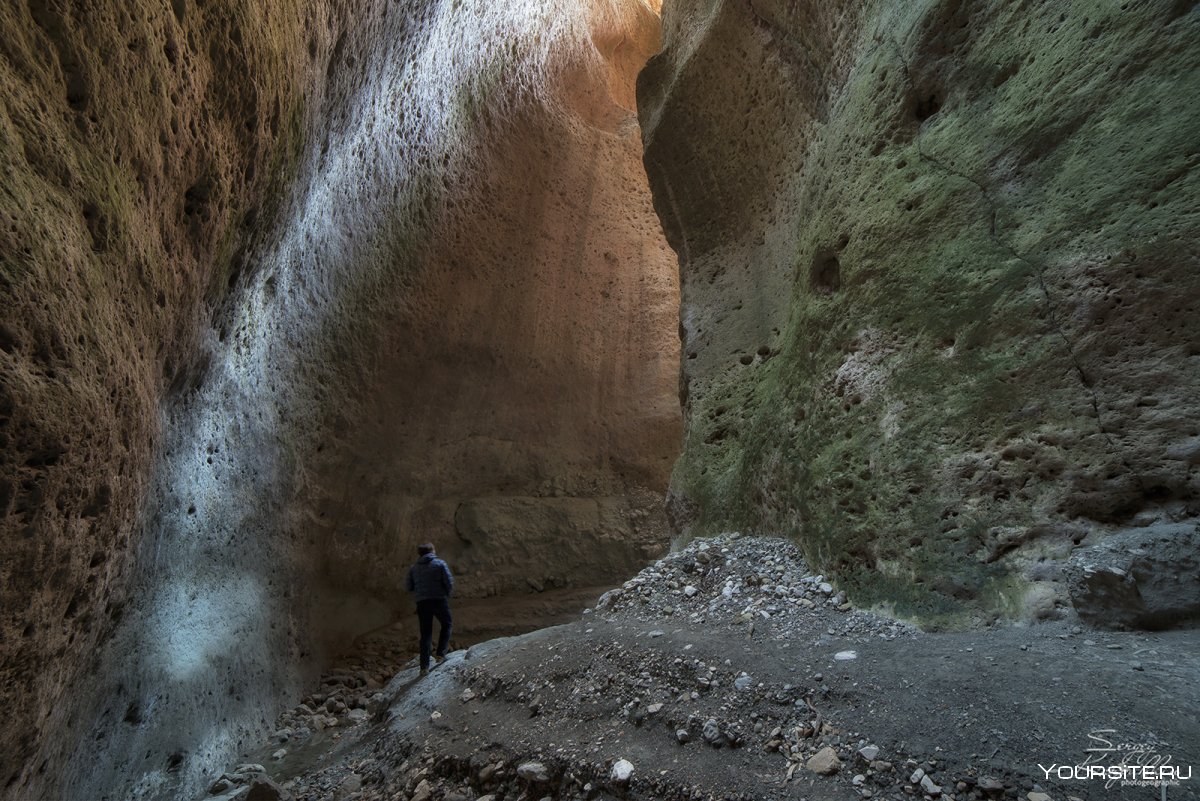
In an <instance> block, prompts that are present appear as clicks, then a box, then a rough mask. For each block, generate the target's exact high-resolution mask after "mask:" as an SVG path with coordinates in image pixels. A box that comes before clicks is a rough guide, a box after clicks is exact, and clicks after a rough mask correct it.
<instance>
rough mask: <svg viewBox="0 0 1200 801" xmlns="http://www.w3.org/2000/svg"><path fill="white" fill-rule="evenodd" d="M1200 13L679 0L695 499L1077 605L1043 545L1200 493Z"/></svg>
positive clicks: (684, 505)
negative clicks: (1054, 576) (1049, 574)
mask: <svg viewBox="0 0 1200 801" xmlns="http://www.w3.org/2000/svg"><path fill="white" fill-rule="evenodd" d="M1198 42H1200V13H1198V12H1197V10H1196V7H1195V5H1194V4H1192V3H1179V2H1169V1H1168V0H1162V1H1161V2H1148V3H1144V4H1140V5H1137V6H1136V7H1135V6H1132V5H1130V6H1124V7H1121V8H1118V7H1117V6H1104V7H1101V6H1097V5H1096V4H1095V3H1090V2H1074V3H1058V4H1054V5H1052V6H1051V5H1045V4H1030V3H1008V2H980V3H964V2H957V1H956V0H922V2H912V3H878V4H864V3H856V2H827V3H808V2H804V3H784V2H771V1H770V0H751V2H745V3H697V2H687V1H686V0H685V1H683V2H679V3H674V4H670V5H668V7H667V8H666V11H665V17H664V50H663V53H662V54H660V55H659V56H656V57H655V58H654V59H652V60H651V62H650V63H649V65H648V66H647V69H646V70H645V71H644V72H643V74H642V76H641V78H640V79H639V113H640V115H641V119H642V123H643V132H644V138H645V143H646V166H647V171H648V173H649V175H650V178H651V185H652V186H653V188H654V192H655V202H656V205H657V208H658V209H659V212H660V214H661V216H662V218H663V221H664V225H665V228H666V231H667V234H668V238H669V239H670V241H671V243H672V245H673V247H674V248H675V250H676V251H677V252H678V253H679V256H680V262H681V265H682V268H681V269H682V276H683V311H682V317H683V319H682V323H683V329H684V336H685V341H684V359H683V365H684V376H683V399H684V401H685V403H686V404H687V406H686V419H687V438H686V444H685V451H684V454H683V457H682V458H681V460H680V462H679V464H678V466H677V467H676V469H675V472H674V477H673V483H672V498H671V509H672V512H673V514H674V515H675V517H676V521H677V522H678V524H679V525H680V526H681V527H682V528H684V529H685V530H687V531H690V532H693V533H704V532H709V531H713V530H721V529H723V528H749V529H753V530H758V531H763V532H772V533H773V532H788V533H791V534H793V535H795V536H797V537H799V540H800V541H801V542H802V543H803V546H804V549H805V552H806V554H807V555H808V556H809V558H810V559H811V560H813V562H814V563H815V564H817V565H818V566H819V567H821V568H822V569H823V570H826V571H829V572H832V573H835V574H836V575H837V576H838V577H839V578H840V579H841V580H842V582H843V586H845V587H846V588H847V589H848V590H849V591H850V593H851V596H852V597H853V599H854V600H855V601H857V602H858V603H862V604H871V603H884V604H889V605H893V606H894V608H895V609H896V610H898V611H900V612H901V613H903V614H908V615H914V616H916V617H919V618H921V619H924V620H925V621H928V622H931V623H941V624H950V625H954V624H961V623H963V622H966V621H969V620H972V619H981V618H982V619H987V618H989V617H991V616H993V615H996V614H999V615H1004V616H1025V617H1031V618H1042V617H1054V616H1056V615H1058V614H1061V613H1062V611H1063V609H1064V608H1065V606H1066V604H1067V603H1068V600H1067V588H1066V584H1065V583H1064V582H1062V581H1061V580H1055V581H1050V580H1043V578H1042V577H1043V576H1044V570H1043V568H1040V567H1039V566H1038V565H1039V563H1040V562H1041V560H1050V561H1052V562H1053V561H1056V560H1058V561H1061V560H1062V559H1063V558H1065V557H1066V555H1067V554H1068V553H1069V552H1070V550H1071V549H1072V548H1073V547H1074V546H1075V545H1077V544H1079V543H1081V542H1082V541H1083V540H1085V538H1086V539H1088V541H1089V542H1092V541H1099V540H1102V539H1103V538H1104V536H1105V534H1106V533H1107V532H1109V531H1111V530H1114V529H1116V528H1120V527H1126V526H1140V525H1145V524H1147V523H1151V522H1154V521H1158V520H1162V521H1166V522H1171V521H1184V520H1188V519H1192V518H1195V517H1196V516H1197V514H1200V506H1198V505H1197V504H1198V497H1197V491H1198V490H1200V471H1198V466H1197V460H1196V459H1195V454H1196V447H1195V443H1196V437H1197V432H1198V431H1200V428H1198V426H1200V402H1198V401H1197V398H1198V397H1200V393H1198V389H1200V362H1198V361H1197V359H1198V358H1200V329H1197V327H1196V326H1195V325H1194V321H1195V320H1196V319H1197V313H1198V312H1200V307H1198V306H1197V303H1198V300H1197V298H1200V285H1198V283H1197V282H1198V281H1200V278H1198V276H1200V270H1197V265H1198V262H1200V253H1198V251H1197V248H1196V241H1197V236H1196V234H1197V225H1198V218H1197V214H1196V208H1197V202H1196V201H1197V192H1198V191H1200V189H1198V185H1197V183H1196V172H1195V169H1194V168H1195V165H1196V161H1197V151H1196V143H1195V136H1194V131H1195V130H1196V128H1197V123H1198V122H1200V120H1198V118H1197V114H1198V112H1197V110H1196V109H1195V108H1193V104H1187V103H1181V102H1179V100H1178V99H1179V98H1182V97H1191V96H1194V95H1195V94H1196V92H1197V90H1198V88H1200V87H1198V85H1197V76H1198V75H1200V71H1198V70H1197V66H1198V64H1200V46H1198V44H1197V43H1198Z"/></svg>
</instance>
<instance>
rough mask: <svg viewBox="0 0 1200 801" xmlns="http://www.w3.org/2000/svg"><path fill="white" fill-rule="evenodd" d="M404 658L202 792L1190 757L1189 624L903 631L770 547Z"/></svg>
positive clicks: (939, 773) (490, 791)
mask: <svg viewBox="0 0 1200 801" xmlns="http://www.w3.org/2000/svg"><path fill="white" fill-rule="evenodd" d="M403 650H404V643H402V642H400V641H399V640H398V639H397V638H396V637H394V636H388V635H387V633H386V632H383V633H376V634H375V635H373V636H372V637H369V638H367V639H366V640H365V641H364V642H363V643H362V644H361V647H360V648H359V649H358V650H357V651H356V652H355V653H354V654H353V655H351V656H350V657H348V658H347V659H346V660H345V661H344V663H343V664H342V665H340V666H339V667H338V668H337V669H336V670H335V671H333V672H331V673H330V674H329V675H327V676H326V677H325V679H324V681H323V683H322V686H321V687H320V689H319V690H317V691H315V692H313V693H312V694H310V695H309V696H308V697H306V698H305V699H304V703H303V704H301V705H299V706H297V707H296V708H295V709H293V710H291V711H289V712H288V713H286V714H284V715H283V716H282V717H281V719H280V721H279V728H278V731H276V732H275V734H274V736H273V738H272V741H271V742H270V743H269V744H265V745H264V746H263V747H262V748H261V749H259V750H258V751H255V752H253V753H251V754H248V755H247V762H246V764H243V765H240V766H238V767H237V768H235V769H234V770H232V771H230V772H228V773H226V774H224V775H223V776H221V777H220V778H219V779H216V780H215V782H214V784H213V786H212V792H211V794H210V798H214V799H215V798H219V799H221V801H234V799H237V801H255V799H275V798H291V799H294V801H317V800H318V799H321V800H324V799H335V800H336V801H382V800H384V799H386V800H387V801H438V800H439V799H443V800H444V801H451V800H452V799H454V800H457V801H471V800H472V799H473V800H474V801H520V800H522V799H527V800H528V801H541V800H544V799H616V798H623V799H664V801H665V800H669V799H679V801H684V799H687V800H688V801H693V800H694V801H699V800H700V799H738V800H739V801H743V800H744V801H752V800H753V801H766V800H767V799H810V800H811V801H824V800H826V799H828V800H830V801H832V800H833V799H863V798H875V799H910V798H929V799H936V798H942V799H953V800H956V801H976V800H980V801H981V800H983V799H1013V798H1017V799H1023V800H1024V801H1047V799H1054V801H1067V799H1070V798H1078V799H1092V798H1106V799H1107V798H1112V799H1157V798H1160V797H1161V788H1155V787H1148V786H1125V785H1121V784H1114V785H1112V786H1110V787H1105V786H1104V783H1103V782H1102V781H1100V780H1073V779H1062V778H1061V777H1058V776H1051V777H1049V778H1048V777H1047V776H1046V774H1045V772H1044V771H1043V770H1042V769H1041V768H1040V767H1039V765H1042V766H1045V767H1046V768H1051V766H1052V765H1076V764H1081V763H1083V762H1084V760H1085V759H1086V758H1087V757H1088V756H1089V754H1088V752H1087V751H1086V750H1085V749H1087V748H1089V747H1102V746H1103V742H1102V741H1101V739H1100V738H1103V739H1104V741H1107V742H1108V743H1110V744H1111V745H1112V747H1113V748H1114V749H1115V750H1114V751H1112V752H1109V753H1100V752H1092V754H1091V758H1092V763H1093V764H1099V765H1115V764H1119V763H1121V762H1123V761H1124V762H1125V763H1127V764H1167V763H1169V764H1173V765H1175V766H1178V768H1179V769H1180V770H1181V771H1188V770H1189V769H1190V768H1191V766H1196V765H1197V764H1200V723H1198V722H1197V721H1200V694H1198V693H1197V692H1196V688H1197V687H1198V686H1200V633H1198V632H1197V631H1196V630H1194V629H1193V630H1182V631H1172V632H1160V633H1146V632H1138V633H1133V632H1112V631H1101V630H1097V629H1092V628H1085V627H1083V626H1081V625H1079V624H1078V623H1077V622H1075V621H1072V620H1067V621H1058V622H1053V623H1044V624H1038V625H1036V626H1030V627H1012V628H999V629H994V630H987V631H972V632H963V633H928V632H922V631H920V630H918V629H916V628H913V627H911V626H909V625H907V624H904V623H901V622H897V621H894V620H890V619H887V618H884V617H881V616H879V615H876V614H873V613H870V612H866V611H862V610H856V609H854V608H852V607H851V606H850V605H849V604H848V603H846V599H845V596H844V595H843V594H842V593H841V592H839V591H838V589H837V588H836V587H835V586H833V585H832V584H830V583H828V582H826V581H825V580H824V578H823V577H821V576H819V575H813V574H812V572H811V571H810V570H809V569H808V568H807V566H806V565H805V563H804V560H803V559H802V557H801V556H800V554H799V552H798V550H797V549H796V548H795V546H793V545H792V544H791V543H788V542H785V541H781V540H773V539H764V538H754V537H739V536H737V535H730V536H726V537H721V538H717V539H713V540H706V541H700V542H695V543H693V544H691V545H690V546H688V547H687V548H686V549H684V550H682V551H680V552H678V553H675V554H672V555H670V556H668V557H666V558H664V559H662V560H660V561H658V562H657V563H655V564H654V565H652V566H650V567H648V568H646V569H645V570H643V571H642V572H641V573H640V574H639V575H637V576H636V577H634V578H633V579H631V580H630V581H628V582H626V583H625V584H624V585H623V586H622V587H620V588H618V589H614V590H612V591H610V592H608V593H606V594H605V595H603V596H602V597H601V598H600V600H599V601H598V602H597V603H596V605H595V606H594V607H593V608H592V609H589V610H588V611H586V612H585V613H584V614H583V615H582V617H581V619H578V620H576V621H575V622H571V623H568V624H565V625H560V626H555V627H553V628H546V629H541V630H539V631H535V632H532V633H530V634H525V635H521V636H517V637H509V638H503V639H495V640H490V641H487V642H483V643H480V644H478V645H474V646H472V647H470V648H467V649H464V650H458V651H455V652H453V653H452V654H451V655H450V657H449V658H448V659H447V660H446V662H445V663H444V664H443V665H442V666H440V667H439V668H437V669H436V670H434V671H433V672H431V673H430V675H429V676H427V677H426V678H423V679H421V678H419V677H418V671H417V669H416V666H415V664H414V663H413V662H412V661H411V660H410V661H408V662H406V663H404V664H401V663H400V662H401V660H402V659H403ZM1198 789H1200V782H1198V781H1197V780H1195V779H1192V780H1185V781H1183V782H1181V783H1180V784H1178V785H1176V786H1170V787H1168V788H1167V797H1168V798H1170V799H1183V798H1197V797H1200V792H1198Z"/></svg>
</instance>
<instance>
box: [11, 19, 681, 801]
mask: <svg viewBox="0 0 1200 801" xmlns="http://www.w3.org/2000/svg"><path fill="white" fill-rule="evenodd" d="M0 31H2V32H3V36H0V55H2V58H0V92H2V93H3V94H2V96H3V103H2V104H0V106H2V109H3V110H2V111H0V158H2V159H3V176H4V177H3V185H4V188H3V193H2V194H0V244H2V249H0V259H2V261H0V265H2V270H0V294H2V296H3V301H2V303H3V308H4V316H3V324H2V327H0V368H2V370H0V424H2V426H3V429H2V432H0V452H2V459H3V461H2V462H0V514H2V515H3V523H2V525H3V537H2V542H3V545H2V547H3V560H2V563H3V576H2V592H3V599H4V614H5V619H4V624H3V625H4V628H3V643H2V644H0V649H2V651H0V663H2V665H3V671H4V672H3V694H2V695H0V701H2V702H3V704H4V706H5V708H6V709H8V710H9V713H8V714H9V720H8V721H7V722H6V723H5V724H4V725H3V726H2V727H0V732H2V734H0V737H2V739H0V753H2V754H3V757H2V759H3V761H2V762H0V786H3V787H4V790H3V792H4V795H5V796H6V797H10V798H28V797H39V796H41V797H71V798H84V797H87V798H98V797H104V796H109V797H114V798H117V797H119V798H139V797H172V798H174V797H182V796H183V795H187V794H188V793H190V792H191V791H192V790H195V789H197V788H198V787H199V786H200V782H201V781H202V780H203V779H204V777H205V776H206V775H207V774H208V772H209V770H210V768H211V766H212V765H213V764H215V763H216V762H218V761H220V760H223V759H225V758H226V757H227V756H228V755H229V754H231V753H233V752H234V751H236V750H237V749H238V748H239V747H240V745H241V744H242V743H243V742H244V741H245V738H246V736H247V733H257V732H260V731H261V730H262V729H263V727H264V726H266V725H267V722H268V721H269V720H271V719H272V718H273V717H274V716H275V714H276V712H277V711H278V710H279V708H280V706H281V705H282V704H283V703H284V702H285V699H287V698H289V697H294V696H295V695H296V694H297V693H298V692H299V688H300V687H301V686H303V684H304V682H306V681H308V680H311V679H312V678H313V677H314V676H315V672H316V671H317V670H318V668H319V665H320V663H321V661H322V659H323V658H324V656H325V653H326V652H327V651H328V650H330V649H331V648H334V647H336V645H337V644H338V643H339V642H344V641H345V640H347V639H348V638H349V637H350V636H353V635H354V634H356V633H358V632H361V631H363V630H366V629H369V628H371V627H372V626H374V625H378V624H379V623H382V622H384V621H386V620H387V619H388V618H389V617H390V616H391V615H392V614H393V613H394V609H393V607H395V606H400V605H401V604H403V603H405V601H406V599H404V596H403V593H402V591H401V587H402V579H403V572H404V570H405V569H406V568H407V565H408V564H409V563H410V562H411V558H412V553H413V547H412V546H413V545H415V544H416V543H417V542H420V541H423V540H427V539H434V540H436V541H438V542H439V545H440V546H441V550H442V552H443V554H444V555H446V556H448V557H449V558H451V559H452V560H453V561H455V562H460V563H461V564H463V565H464V571H463V575H461V576H460V586H461V587H462V588H463V590H464V591H465V592H466V593H467V594H472V593H474V594H478V595H485V594H487V593H490V592H497V591H514V590H518V589H519V591H520V592H522V593H531V592H534V591H535V590H534V588H533V587H531V586H529V585H528V584H527V583H525V582H524V576H525V574H526V573H531V574H532V575H533V577H534V579H535V580H536V581H539V582H541V583H542V584H544V585H545V586H547V587H553V586H559V585H562V584H570V583H571V582H572V581H574V580H575V579H576V578H577V577H579V576H580V575H581V574H583V573H586V574H587V576H586V578H587V583H588V584H589V585H590V584H595V583H598V582H601V581H605V580H610V579H616V578H617V577H618V576H620V575H624V574H625V573H627V572H628V571H629V570H631V569H633V568H632V566H633V565H634V564H636V563H638V562H640V561H641V560H643V559H644V558H645V557H646V556H647V555H648V554H649V553H651V552H654V551H656V550H661V549H662V548H663V547H665V543H666V537H667V535H666V525H665V520H664V519H663V517H662V515H661V513H660V512H657V511H656V510H657V509H658V507H659V499H661V495H662V492H663V490H664V489H665V486H666V480H667V473H668V470H669V467H670V463H671V461H672V459H673V452H674V449H675V448H677V438H678V431H679V426H680V423H679V419H678V412H677V403H676V401H675V387H676V376H675V371H676V365H675V362H676V354H677V349H678V341H677V338H676V335H675V328H676V325H675V317H676V303H677V301H676V296H677V289H676V284H677V279H676V266H675V263H674V256H673V254H671V252H670V250H669V248H668V247H667V245H666V243H665V241H664V240H663V237H662V232H661V229H660V228H659V227H658V221H657V218H656V216H655V214H654V212H653V209H652V207H651V202H650V197H649V190H648V187H647V185H646V181H645V175H644V172H643V170H642V167H641V162H640V154H641V146H640V135H639V132H638V127H637V121H636V118H635V116H634V114H633V110H632V109H633V77H634V75H635V73H636V71H637V69H638V68H639V67H640V65H641V63H642V62H643V61H644V60H645V58H646V57H647V56H648V55H649V54H650V53H652V52H653V51H654V50H655V49H656V47H657V42H658V20H657V17H656V16H655V14H654V13H652V12H651V10H650V9H649V8H647V7H645V6H644V5H642V4H640V3H616V2H612V3H608V2H602V3H596V4H578V3H571V4H565V3H551V2H547V3H532V4H523V5H496V4H486V3H472V2H468V3H454V4H443V3H425V2H417V1H416V0H414V2H404V3H396V2H391V1H390V0H351V1H350V2H341V1H340V0H329V2H311V3H310V2H287V1H284V2H272V3H266V4H264V3H259V2H239V1H237V0H212V1H211V2H204V3H198V2H192V0H174V1H173V2H172V3H170V4H162V5H154V6H153V7H151V6H150V5H145V4H143V5H137V4H135V5H133V6H130V5H129V4H120V3H99V4H89V5H88V8H87V9H86V11H84V10H76V9H75V6H72V5H71V4H67V3H56V2H49V3H48V2H40V1H38V2H35V1H34V0H31V1H30V2H28V3H25V2H21V3H10V4H7V5H6V6H5V7H4V8H3V10H0ZM497 496H502V497H509V498H512V499H515V500H513V501H512V503H513V504H516V506H515V507H511V505H510V508H509V509H508V511H507V512H506V513H505V515H504V516H503V517H504V522H503V525H501V524H500V523H498V522H497V523H496V526H495V527H492V528H489V527H488V526H489V525H491V523H493V522H496V517H495V516H494V515H493V516H492V517H489V516H487V515H476V516H475V518H474V521H475V522H474V524H473V525H474V528H471V529H470V530H469V531H468V530H466V529H459V528H458V527H457V523H456V520H457V519H458V517H459V516H458V511H459V509H460V506H464V505H465V508H467V509H477V508H493V507H495V505H496V504H501V505H502V504H503V502H502V501H497V500H495V498H496V497H497ZM566 507H572V508H574V507H580V508H584V509H585V512H584V513H581V514H575V515H574V516H573V517H571V519H572V520H574V521H576V522H577V523H578V525H577V527H576V530H577V531H578V533H579V539H578V541H577V542H574V543H573V545H572V547H573V548H575V550H574V551H572V550H571V549H565V550H562V551H561V552H560V553H559V554H558V556H562V557H564V559H563V561H562V562H561V564H559V565H556V566H555V567H554V568H553V569H552V570H548V571H546V572H545V573H544V574H539V573H536V571H529V570H528V568H527V566H526V565H524V564H517V563H516V562H515V561H514V560H513V558H512V553H511V545H512V537H513V536H515V534H514V532H515V531H516V529H518V528H520V527H521V526H522V525H523V524H527V525H529V527H531V528H534V529H538V525H539V524H538V521H545V520H547V519H548V518H553V517H554V516H555V515H556V514H559V512H560V510H561V509H562V508H566ZM514 508H515V509H517V510H518V511H519V510H524V511H525V512H526V513H527V517H526V519H525V520H524V521H522V520H521V519H520V518H519V516H517V517H514V516H513V515H514V512H513V509H514ZM540 525H542V529H544V528H545V525H547V524H544V523H543V524H540ZM460 535H462V536H460ZM589 544H590V545H591V546H592V547H593V548H594V549H600V552H589V550H588V547H589ZM506 547H507V548H509V550H508V551H506V550H505V548H506ZM568 554H572V555H573V556H578V557H579V558H580V560H581V562H580V564H576V565H572V564H569V563H568V562H567V560H566V558H565V557H566V556H567V555H568ZM502 566H503V569H501V568H502ZM510 569H511V570H519V571H521V572H520V575H521V577H522V578H521V581H520V582H517V581H516V580H515V579H514V577H513V576H511V575H508V574H507V573H505V572H504V571H505V570H510Z"/></svg>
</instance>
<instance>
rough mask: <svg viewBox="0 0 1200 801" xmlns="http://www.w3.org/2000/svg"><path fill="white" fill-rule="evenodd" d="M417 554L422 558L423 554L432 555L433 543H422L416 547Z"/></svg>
mask: <svg viewBox="0 0 1200 801" xmlns="http://www.w3.org/2000/svg"><path fill="white" fill-rule="evenodd" d="M417 553H418V554H420V555H421V556H424V555H425V554H430V553H433V543H432V542H426V543H422V544H421V545H418V546H417Z"/></svg>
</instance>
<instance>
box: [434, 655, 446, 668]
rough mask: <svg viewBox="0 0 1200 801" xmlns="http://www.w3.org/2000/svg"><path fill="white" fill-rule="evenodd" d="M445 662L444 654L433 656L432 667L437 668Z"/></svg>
mask: <svg viewBox="0 0 1200 801" xmlns="http://www.w3.org/2000/svg"><path fill="white" fill-rule="evenodd" d="M445 661H446V656H445V654H443V655H442V656H435V657H434V658H433V666H434V667H437V666H438V665H440V664H442V663H443V662H445Z"/></svg>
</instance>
